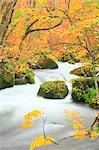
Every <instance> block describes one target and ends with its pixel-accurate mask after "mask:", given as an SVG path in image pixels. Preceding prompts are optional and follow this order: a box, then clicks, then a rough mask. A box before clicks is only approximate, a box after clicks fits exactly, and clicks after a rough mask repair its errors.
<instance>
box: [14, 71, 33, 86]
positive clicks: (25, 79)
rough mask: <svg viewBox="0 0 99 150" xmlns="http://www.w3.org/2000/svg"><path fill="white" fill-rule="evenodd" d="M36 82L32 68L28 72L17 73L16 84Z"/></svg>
mask: <svg viewBox="0 0 99 150" xmlns="http://www.w3.org/2000/svg"><path fill="white" fill-rule="evenodd" d="M27 83H29V84H34V83H35V80H34V72H33V71H32V70H31V69H28V70H27V72H26V73H20V74H16V75H15V84H16V85H21V84H27Z"/></svg>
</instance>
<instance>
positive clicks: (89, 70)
mask: <svg viewBox="0 0 99 150" xmlns="http://www.w3.org/2000/svg"><path fill="white" fill-rule="evenodd" d="M70 73H71V74H75V75H78V76H86V77H92V76H93V67H92V65H84V66H81V67H79V68H76V69H74V70H72V71H71V72H70Z"/></svg>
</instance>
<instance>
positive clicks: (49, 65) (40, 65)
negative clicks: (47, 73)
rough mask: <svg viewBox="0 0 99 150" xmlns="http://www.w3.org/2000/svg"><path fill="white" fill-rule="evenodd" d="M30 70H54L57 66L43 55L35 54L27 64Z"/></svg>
mask: <svg viewBox="0 0 99 150" xmlns="http://www.w3.org/2000/svg"><path fill="white" fill-rule="evenodd" d="M29 63H30V68H32V69H55V68H58V65H57V64H56V62H55V61H54V60H52V59H51V58H49V57H47V56H45V55H44V54H37V55H35V58H34V59H33V60H32V61H31V62H29Z"/></svg>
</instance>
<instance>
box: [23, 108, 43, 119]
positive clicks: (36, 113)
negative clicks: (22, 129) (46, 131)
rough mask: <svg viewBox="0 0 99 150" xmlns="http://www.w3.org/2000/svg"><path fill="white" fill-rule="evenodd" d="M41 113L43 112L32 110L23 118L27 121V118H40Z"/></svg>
mask: <svg viewBox="0 0 99 150" xmlns="http://www.w3.org/2000/svg"><path fill="white" fill-rule="evenodd" d="M43 114H44V113H43V111H41V110H33V111H31V112H30V113H29V114H27V115H25V116H24V119H25V120H26V121H29V120H32V119H35V118H40V117H41V116H42V115H43Z"/></svg>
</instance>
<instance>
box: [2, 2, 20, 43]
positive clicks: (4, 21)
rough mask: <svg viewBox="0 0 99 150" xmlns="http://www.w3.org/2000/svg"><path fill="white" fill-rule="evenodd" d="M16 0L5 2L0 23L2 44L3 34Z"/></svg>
mask: <svg viewBox="0 0 99 150" xmlns="http://www.w3.org/2000/svg"><path fill="white" fill-rule="evenodd" d="M17 1H18V0H13V1H11V2H8V3H7V6H6V10H5V13H4V15H3V18H2V21H1V24H0V45H3V44H4V41H5V36H6V33H7V31H8V28H9V25H10V23H11V20H12V16H13V12H14V7H15V5H16V3H17Z"/></svg>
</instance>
